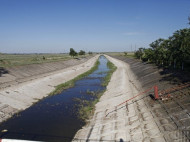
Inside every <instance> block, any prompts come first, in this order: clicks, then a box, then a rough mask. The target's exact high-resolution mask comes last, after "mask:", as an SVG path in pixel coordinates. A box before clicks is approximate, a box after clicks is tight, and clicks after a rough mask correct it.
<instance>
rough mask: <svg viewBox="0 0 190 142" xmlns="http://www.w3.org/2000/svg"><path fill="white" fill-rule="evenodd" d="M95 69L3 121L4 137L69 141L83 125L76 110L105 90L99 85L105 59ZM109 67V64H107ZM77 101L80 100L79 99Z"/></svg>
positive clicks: (101, 80) (104, 71) (105, 68)
mask: <svg viewBox="0 0 190 142" xmlns="http://www.w3.org/2000/svg"><path fill="white" fill-rule="evenodd" d="M99 62H100V64H99V65H98V68H97V70H95V71H94V72H93V73H91V74H90V75H88V76H87V77H85V78H82V79H80V80H78V81H76V82H75V86H74V87H72V88H69V89H66V90H64V91H62V92H61V93H59V94H57V95H54V96H49V97H46V98H45V99H43V100H41V101H39V102H38V103H36V104H35V105H33V106H32V107H30V108H29V109H26V110H25V111H23V112H21V113H19V114H18V115H17V116H14V117H13V118H12V119H10V120H8V121H6V122H5V123H2V124H1V125H0V130H8V132H7V133H6V134H2V135H3V137H4V138H14V139H15V138H16V139H25V140H40V141H55V142H56V141H71V139H72V138H73V136H74V134H75V133H76V131H77V130H78V129H80V128H81V127H82V126H83V125H84V123H85V122H84V121H83V120H81V119H80V114H79V113H78V112H79V110H80V109H81V107H84V106H86V104H84V102H87V101H88V102H89V103H90V102H93V101H94V100H96V99H97V96H96V95H97V94H98V93H99V92H102V91H103V90H104V89H105V86H103V85H102V84H103V83H105V82H104V78H105V76H107V73H110V72H109V68H108V67H107V62H108V61H107V59H106V58H105V57H103V56H100V58H99ZM108 65H109V66H110V63H109V64H108ZM78 100H82V105H83V106H81V101H80V102H79V101H78Z"/></svg>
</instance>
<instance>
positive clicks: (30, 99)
mask: <svg viewBox="0 0 190 142" xmlns="http://www.w3.org/2000/svg"><path fill="white" fill-rule="evenodd" d="M97 59H98V55H97V56H95V57H92V58H91V59H89V60H88V61H86V62H84V63H82V64H79V65H75V66H72V67H69V68H65V69H62V70H58V71H54V72H51V73H48V74H46V75H45V76H44V75H42V76H38V78H36V79H32V80H29V81H25V82H22V83H18V84H15V85H12V86H11V87H6V88H4V89H0V122H2V121H4V120H6V119H8V118H10V117H11V116H12V115H13V114H15V113H17V112H19V111H21V110H24V109H26V108H28V107H30V106H31V105H32V104H33V103H35V102H37V101H38V100H40V99H42V98H43V97H46V96H47V95H48V94H49V93H50V92H52V91H53V90H54V89H55V86H57V85H59V84H61V83H64V82H67V81H69V80H71V79H73V78H75V77H76V76H78V75H80V74H82V73H84V72H86V71H88V70H89V69H90V68H91V67H92V66H93V65H94V63H95V62H96V60H97Z"/></svg>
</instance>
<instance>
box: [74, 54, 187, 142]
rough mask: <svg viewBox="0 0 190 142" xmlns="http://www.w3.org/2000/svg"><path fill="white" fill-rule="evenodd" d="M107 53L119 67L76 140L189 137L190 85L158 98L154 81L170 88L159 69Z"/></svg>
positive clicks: (160, 141) (157, 141)
mask: <svg viewBox="0 0 190 142" xmlns="http://www.w3.org/2000/svg"><path fill="white" fill-rule="evenodd" d="M106 57H107V58H108V60H109V61H111V62H112V63H113V64H115V66H116V67H117V70H116V71H115V72H114V74H113V75H112V78H111V81H110V83H109V85H108V86H107V91H106V92H105V93H104V94H103V95H102V97H101V98H100V101H99V102H98V103H97V104H96V108H95V113H94V115H93V117H92V118H91V119H90V120H89V123H88V124H87V125H85V126H84V127H83V128H82V129H81V130H79V131H78V132H77V133H76V135H75V138H74V139H73V142H77V141H81V142H86V141H88V142H94V141H115V142H121V141H122V142H123V141H133V142H140V141H145V142H168V141H172V142H173V141H184V142H186V141H189V138H190V137H189V124H190V123H189V122H190V121H189V107H188V105H189V98H190V97H189V95H190V93H189V87H187V88H183V89H182V90H177V91H175V92H171V94H169V95H168V96H167V97H168V98H167V97H166V98H165V99H162V97H163V96H162V97H160V99H158V100H156V99H154V90H151V88H152V87H153V86H154V85H159V87H161V85H162V86H165V89H168V88H167V87H168V86H167V84H168V83H166V82H165V81H163V79H166V78H162V77H161V78H158V77H159V76H160V74H159V71H158V69H157V70H156V69H155V68H154V66H152V67H151V65H150V64H145V63H142V62H139V61H137V60H135V59H130V58H129V59H126V58H123V61H121V60H118V59H116V58H113V57H108V56H106ZM117 58H119V59H120V58H121V57H117ZM160 79H161V80H160ZM163 82H165V83H163ZM155 83H156V84H155ZM157 83H158V84H157ZM168 85H169V84H168ZM170 85H172V84H170ZM183 85H184V84H183ZM175 87H176V86H175ZM177 87H178V88H179V86H177ZM170 89H171V88H170ZM159 91H160V90H159ZM161 91H163V90H161ZM170 96H172V97H170Z"/></svg>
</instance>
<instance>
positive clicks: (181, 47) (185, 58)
mask: <svg viewBox="0 0 190 142" xmlns="http://www.w3.org/2000/svg"><path fill="white" fill-rule="evenodd" d="M135 57H136V58H138V59H141V60H142V61H149V62H152V63H155V64H156V65H158V66H163V67H173V68H180V69H182V70H184V68H187V67H190V28H185V29H180V30H177V31H176V32H174V33H173V35H172V36H170V37H169V38H168V39H162V38H159V39H157V40H156V41H154V42H152V43H151V44H150V48H139V49H138V50H137V51H136V52H135Z"/></svg>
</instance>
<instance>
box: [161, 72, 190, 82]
mask: <svg viewBox="0 0 190 142" xmlns="http://www.w3.org/2000/svg"><path fill="white" fill-rule="evenodd" d="M160 75H162V76H163V77H162V79H160V81H170V83H171V84H173V85H177V84H179V83H186V82H189V81H190V73H189V72H188V71H181V70H173V69H163V71H161V72H160Z"/></svg>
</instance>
